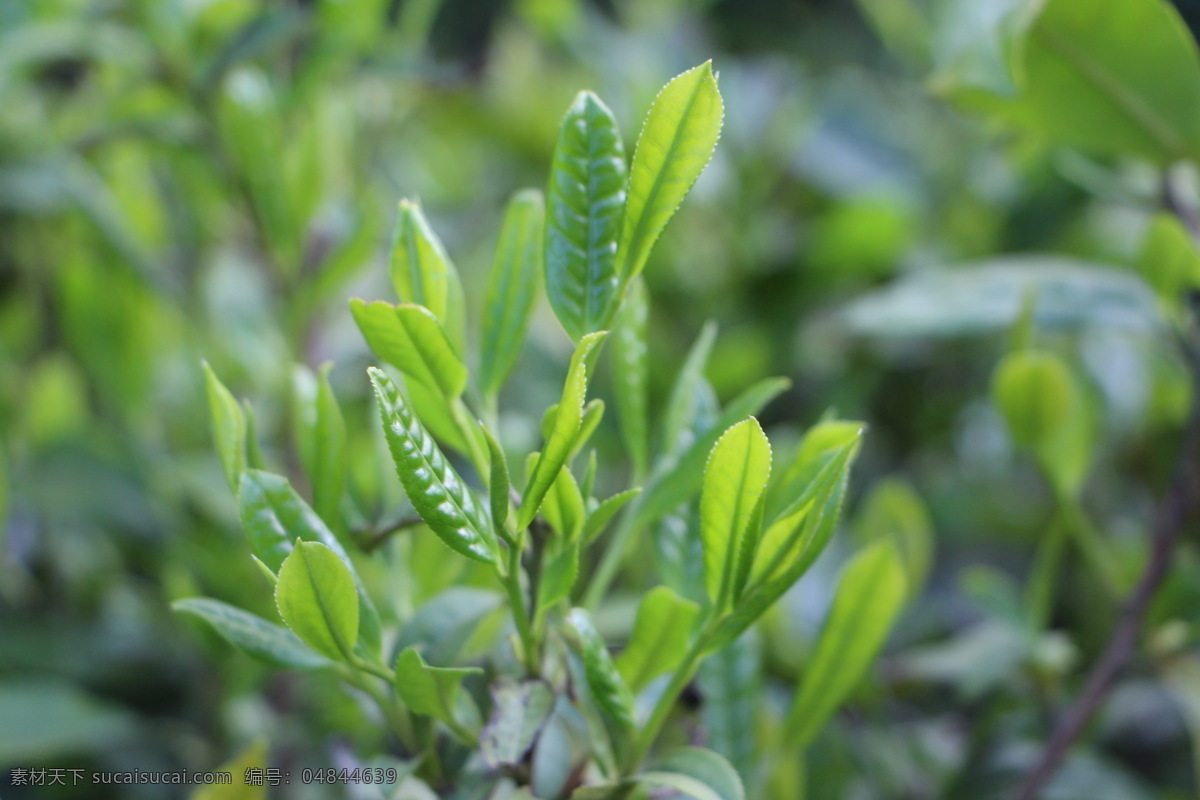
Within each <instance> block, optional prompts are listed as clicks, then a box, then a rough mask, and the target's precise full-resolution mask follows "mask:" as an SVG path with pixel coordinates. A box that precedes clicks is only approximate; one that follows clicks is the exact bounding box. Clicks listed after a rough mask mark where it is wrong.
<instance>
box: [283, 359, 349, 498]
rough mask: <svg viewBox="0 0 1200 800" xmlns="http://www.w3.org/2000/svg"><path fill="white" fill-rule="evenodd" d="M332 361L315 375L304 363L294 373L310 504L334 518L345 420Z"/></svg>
mask: <svg viewBox="0 0 1200 800" xmlns="http://www.w3.org/2000/svg"><path fill="white" fill-rule="evenodd" d="M331 368H332V364H326V365H324V366H323V367H322V368H321V371H320V372H319V373H318V374H317V375H316V376H314V375H313V374H312V372H311V371H310V370H308V369H307V368H304V367H300V368H298V369H297V375H296V380H295V384H296V405H297V408H296V419H297V423H298V428H299V430H298V435H297V442H298V444H299V451H300V459H301V461H302V462H303V463H304V469H305V472H307V473H308V475H309V478H310V480H311V481H312V492H313V507H314V508H315V509H316V511H317V514H318V515H319V516H320V517H321V518H322V519H326V520H330V521H334V522H336V520H338V519H339V517H340V515H341V501H342V486H343V484H344V482H345V475H346V423H345V420H344V419H343V418H342V410H341V408H339V407H338V402H337V397H336V396H335V395H334V393H333V388H332V387H331V386H330V385H329V372H330V370H331Z"/></svg>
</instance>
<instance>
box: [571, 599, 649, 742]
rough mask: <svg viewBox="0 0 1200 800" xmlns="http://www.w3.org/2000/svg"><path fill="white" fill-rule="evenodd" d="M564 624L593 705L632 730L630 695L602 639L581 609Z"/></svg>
mask: <svg viewBox="0 0 1200 800" xmlns="http://www.w3.org/2000/svg"><path fill="white" fill-rule="evenodd" d="M565 624H566V626H567V632H568V634H569V639H570V641H571V644H572V645H573V646H574V647H575V649H576V650H578V651H579V655H580V657H581V658H582V659H583V670H584V674H585V675H586V676H587V683H588V688H589V689H590V690H591V693H592V699H593V700H594V701H595V703H596V705H597V706H599V707H600V709H601V710H602V711H603V712H604V713H605V714H607V715H608V716H609V717H610V718H611V719H612V720H613V721H614V722H616V723H617V724H618V725H620V726H621V727H622V728H625V729H632V728H633V695H632V694H631V693H630V691H629V687H628V686H626V685H625V681H624V680H622V678H621V674H620V673H619V672H617V668H616V666H615V665H614V664H613V660H612V656H611V655H609V652H608V648H607V647H606V646H605V644H604V639H603V638H601V636H600V634H599V633H598V632H597V631H596V627H595V625H593V624H592V618H591V617H590V616H589V615H588V613H587V611H585V610H583V609H582V608H575V609H572V610H571V613H570V614H568V615H567V618H566V621H565Z"/></svg>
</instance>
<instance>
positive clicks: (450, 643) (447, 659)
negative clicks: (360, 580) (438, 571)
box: [396, 586, 501, 666]
mask: <svg viewBox="0 0 1200 800" xmlns="http://www.w3.org/2000/svg"><path fill="white" fill-rule="evenodd" d="M500 602H501V596H500V595H499V594H497V593H495V592H490V591H487V590H485V589H476V588H472V587H468V586H454V587H451V588H449V589H447V590H446V591H444V592H442V593H441V594H439V595H437V596H436V597H434V598H433V599H432V600H429V601H428V602H426V603H425V604H424V605H422V606H421V607H420V608H418V609H417V612H416V613H415V614H413V617H412V619H411V620H409V622H408V624H407V625H405V626H404V628H403V629H402V630H401V631H400V636H399V638H398V639H397V640H396V650H397V651H399V650H404V649H405V648H408V647H418V648H420V650H421V653H422V655H423V656H424V658H425V659H426V661H428V662H429V663H431V664H436V665H438V666H447V665H450V664H452V663H454V660H455V659H456V658H458V655H459V653H460V652H461V651H462V648H463V646H464V645H466V643H467V641H468V640H469V639H470V638H471V635H472V634H473V633H474V632H475V629H476V628H478V627H479V625H480V623H482V622H483V620H484V619H485V618H486V617H487V616H488V615H489V614H491V613H492V612H493V611H495V610H496V609H497V608H499V607H500Z"/></svg>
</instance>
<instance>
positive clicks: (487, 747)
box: [479, 681, 554, 769]
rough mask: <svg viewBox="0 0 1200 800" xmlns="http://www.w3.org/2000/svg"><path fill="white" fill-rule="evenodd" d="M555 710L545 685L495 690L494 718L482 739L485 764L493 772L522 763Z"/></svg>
mask: <svg viewBox="0 0 1200 800" xmlns="http://www.w3.org/2000/svg"><path fill="white" fill-rule="evenodd" d="M553 710H554V690H553V689H551V688H550V686H549V685H548V684H547V683H545V682H544V681H522V682H521V683H513V682H505V683H500V684H497V685H496V686H494V687H493V688H492V715H491V717H490V718H489V719H488V723H487V725H486V726H484V728H483V731H482V732H481V733H480V735H479V749H480V752H481V753H482V755H483V760H484V761H485V762H487V764H488V766H490V767H492V768H493V769H498V768H499V767H501V766H506V765H513V764H519V763H521V760H522V759H524V758H525V754H526V753H528V752H529V748H531V747H532V746H533V742H534V740H535V739H536V738H537V736H538V734H539V733H541V730H542V726H544V725H545V724H546V721H547V720H548V719H549V718H550V712H552V711H553Z"/></svg>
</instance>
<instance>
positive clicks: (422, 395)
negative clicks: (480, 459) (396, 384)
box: [404, 380, 472, 456]
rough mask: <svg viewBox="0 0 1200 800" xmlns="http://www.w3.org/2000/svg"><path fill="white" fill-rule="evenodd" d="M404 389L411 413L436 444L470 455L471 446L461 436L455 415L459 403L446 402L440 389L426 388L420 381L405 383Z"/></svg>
mask: <svg viewBox="0 0 1200 800" xmlns="http://www.w3.org/2000/svg"><path fill="white" fill-rule="evenodd" d="M404 389H405V391H407V392H408V402H409V404H410V405H411V406H412V408H413V413H415V414H416V415H417V419H419V420H421V424H422V425H424V426H425V429H426V430H427V431H429V432H430V433H432V434H433V437H434V438H435V439H436V440H437V441H438V442H440V443H441V444H443V445H445V446H446V447H449V448H451V449H453V450H456V451H458V452H459V453H462V454H463V455H466V456H471V455H472V450H471V445H470V443H468V441H467V438H466V436H464V435H463V429H462V428H460V427H459V418H458V417H457V416H456V414H455V411H456V406H457V404H458V402H459V401H457V400H450V401H449V402H447V400H446V397H445V396H444V395H443V394H442V393H441V390H440V389H438V388H437V387H435V386H426V385H425V384H423V383H421V382H420V381H413V380H410V381H407V382H406V384H405V386H404Z"/></svg>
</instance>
